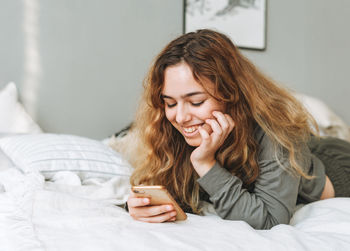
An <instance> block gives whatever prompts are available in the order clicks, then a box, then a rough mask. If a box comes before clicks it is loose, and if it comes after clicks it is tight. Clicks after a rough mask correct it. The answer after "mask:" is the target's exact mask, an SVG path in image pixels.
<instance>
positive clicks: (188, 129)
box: [184, 126, 197, 133]
mask: <svg viewBox="0 0 350 251" xmlns="http://www.w3.org/2000/svg"><path fill="white" fill-rule="evenodd" d="M196 129H197V127H196V126H191V127H186V128H185V127H184V131H185V132H187V133H192V132H194V131H195V130H196Z"/></svg>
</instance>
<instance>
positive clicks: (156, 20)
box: [0, 0, 350, 251]
mask: <svg viewBox="0 0 350 251" xmlns="http://www.w3.org/2000/svg"><path fill="white" fill-rule="evenodd" d="M185 3H186V1H173V0H147V1H137V0H129V1H120V0H117V1H110V0H104V1H91V0H88V1H86V0H74V1H71V0H61V1H41V0H21V1H20V0H12V1H3V2H1V4H0V6H1V7H0V28H1V30H2V36H1V37H0V45H1V46H0V65H1V67H0V116H1V118H0V149H1V151H0V250H6V251H12V250H28V251H30V250H49V251H50V250H73V249H75V250H140V249H141V250H235V249H240V250H252V249H257V248H259V250H281V249H282V250H314V249H316V248H317V249H319V250H334V249H337V250H349V249H350V230H349V229H350V213H349V212H350V199H348V198H335V199H329V200H325V201H318V202H315V203H311V204H308V205H306V206H303V207H302V206H301V207H300V208H298V210H297V211H296V213H295V215H294V216H293V218H292V220H291V222H290V224H289V225H278V226H276V227H274V228H272V229H271V230H254V229H252V228H251V227H250V226H249V225H248V224H246V223H245V222H241V221H235V222H230V221H224V220H221V219H219V218H218V217H217V216H216V215H215V212H214V211H213V209H212V208H211V206H210V205H205V210H204V212H205V217H202V216H197V215H191V214H189V217H188V220H187V221H185V222H176V223H166V224H154V225H153V224H145V223H141V222H135V221H133V220H132V219H131V218H130V217H129V215H128V213H127V212H125V210H124V209H122V208H121V207H117V206H115V205H122V204H123V203H125V201H126V200H127V197H128V191H129V189H130V184H129V176H130V173H131V172H132V167H131V166H130V164H129V163H127V161H125V159H124V158H123V156H121V154H119V153H117V152H115V151H113V150H111V148H110V147H109V146H108V143H111V142H113V141H114V139H113V138H112V137H111V136H112V135H114V134H115V133H116V132H117V131H120V130H121V129H123V128H124V127H125V126H127V125H128V124H130V123H131V122H132V120H133V115H134V112H135V110H136V107H137V103H138V100H139V95H140V93H141V90H142V81H143V78H144V77H145V74H146V72H147V71H148V68H149V66H150V64H151V62H152V59H153V58H154V57H155V56H156V54H157V53H158V51H159V49H160V48H162V47H163V46H164V45H165V44H166V43H167V42H168V41H170V40H172V39H173V38H175V37H177V36H179V35H181V34H182V32H183V21H184V6H185ZM266 6H267V11H266V34H265V35H266V48H265V49H264V50H261V51H259V50H249V49H241V51H242V53H243V54H244V55H245V56H246V57H247V58H248V59H250V60H251V61H252V62H254V63H255V64H256V65H257V66H258V67H259V68H260V69H261V70H262V71H263V72H265V73H267V74H268V75H269V76H270V77H271V78H272V79H274V80H276V81H277V82H278V83H280V84H282V85H283V86H286V87H287V88H289V89H291V90H292V91H294V92H296V97H297V98H298V99H299V100H300V101H301V102H302V103H303V104H304V105H305V106H306V108H307V109H308V110H309V112H310V113H311V114H312V115H313V116H314V118H315V119H316V122H317V123H318V125H319V127H320V133H321V135H330V136H335V137H339V138H342V139H345V140H348V141H350V127H349V125H350V113H349V110H348V107H350V99H349V98H348V93H350V84H349V79H348V61H349V58H350V32H349V31H347V30H348V27H347V24H348V23H349V22H350V15H349V10H350V2H349V1H346V0H336V1H333V2H332V3H331V4H330V3H329V1H326V0H309V1H303V0H296V1H279V0H267V5H266ZM120 140H121V141H120V142H119V143H122V142H123V141H122V140H127V139H125V138H124V139H120ZM33 144H34V145H35V146H36V147H33ZM57 149H60V150H59V151H56V150H57ZM48 152H49V153H50V154H48ZM77 159H79V160H77ZM208 227H209V228H210V229H209V231H208ZM214 230H215V231H214ZM135 236H137V239H135ZM135 240H137V241H135Z"/></svg>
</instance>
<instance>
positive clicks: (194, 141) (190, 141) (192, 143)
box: [185, 137, 202, 147]
mask: <svg viewBox="0 0 350 251" xmlns="http://www.w3.org/2000/svg"><path fill="white" fill-rule="evenodd" d="M185 141H186V143H187V144H189V145H190V146H194V147H196V146H199V145H200V144H201V142H202V138H200V137H195V138H186V137H185Z"/></svg>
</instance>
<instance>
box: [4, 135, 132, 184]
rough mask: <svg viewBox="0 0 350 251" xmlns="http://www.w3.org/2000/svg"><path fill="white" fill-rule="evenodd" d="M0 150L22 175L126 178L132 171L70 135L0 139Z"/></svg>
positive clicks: (105, 150) (104, 149)
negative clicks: (61, 174)
mask: <svg viewBox="0 0 350 251" xmlns="http://www.w3.org/2000/svg"><path fill="white" fill-rule="evenodd" d="M0 148H1V149H2V150H3V152H4V153H5V154H6V155H7V156H8V157H9V158H10V159H11V161H12V162H13V163H14V164H15V165H16V166H17V167H18V168H19V169H20V170H22V171H23V172H24V173H27V172H30V171H34V170H35V171H40V172H41V173H42V174H43V175H44V176H45V178H47V179H51V178H52V177H53V176H54V174H55V173H57V172H60V171H71V172H75V173H77V174H78V175H79V177H80V178H81V179H86V178H95V177H96V178H111V177H114V176H116V175H119V176H130V174H131V171H132V168H131V167H130V165H129V164H128V162H127V161H126V160H124V159H123V158H122V157H121V154H119V153H117V152H116V151H114V150H112V149H111V148H110V147H109V146H106V145H104V144H103V143H102V142H99V141H96V140H92V139H88V138H84V137H79V136H73V135H62V134H48V133H42V134H26V135H15V136H8V137H5V138H2V139H0Z"/></svg>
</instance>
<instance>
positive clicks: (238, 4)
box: [183, 0, 267, 50]
mask: <svg viewBox="0 0 350 251" xmlns="http://www.w3.org/2000/svg"><path fill="white" fill-rule="evenodd" d="M266 15H267V0H184V20H183V32H184V33H187V32H190V31H196V30H198V29H205V28H207V29H213V30H216V31H219V32H222V33H224V34H226V35H227V36H229V37H230V38H231V40H232V41H233V43H234V44H235V45H236V46H237V47H239V48H242V49H252V50H265V49H266Z"/></svg>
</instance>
